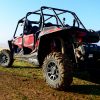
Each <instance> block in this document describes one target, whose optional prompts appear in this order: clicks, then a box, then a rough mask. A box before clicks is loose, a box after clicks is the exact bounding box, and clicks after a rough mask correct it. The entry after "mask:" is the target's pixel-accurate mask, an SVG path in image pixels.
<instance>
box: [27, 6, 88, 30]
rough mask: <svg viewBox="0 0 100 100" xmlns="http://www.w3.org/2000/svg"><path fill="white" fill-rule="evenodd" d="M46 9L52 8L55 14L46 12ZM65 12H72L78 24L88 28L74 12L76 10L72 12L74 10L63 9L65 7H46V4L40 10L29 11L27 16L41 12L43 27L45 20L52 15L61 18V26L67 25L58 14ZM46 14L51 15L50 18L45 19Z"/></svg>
mask: <svg viewBox="0 0 100 100" xmlns="http://www.w3.org/2000/svg"><path fill="white" fill-rule="evenodd" d="M45 9H48V10H52V11H53V12H54V14H47V13H44V10H45ZM56 11H58V12H59V11H60V12H59V13H57V12H56ZM63 13H70V14H71V15H72V16H73V17H74V19H75V21H76V22H77V24H78V25H81V26H82V27H83V28H84V29H86V28H85V26H84V25H83V24H82V22H81V21H80V19H79V18H78V16H77V15H76V14H75V13H74V12H72V11H69V10H63V9H58V8H52V7H46V6H42V7H41V8H40V10H36V11H34V12H28V13H27V16H29V15H30V14H39V15H40V17H42V18H41V19H42V21H41V22H42V24H43V25H42V27H43V26H44V22H45V21H46V20H49V19H50V18H52V17H55V18H56V19H57V21H58V20H59V22H60V23H61V26H63V27H64V26H65V25H64V24H63V22H62V21H61V20H60V18H59V17H58V15H60V14H63ZM44 16H50V17H49V18H48V19H46V20H45V19H44ZM57 24H58V22H57Z"/></svg>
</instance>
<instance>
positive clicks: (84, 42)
mask: <svg viewBox="0 0 100 100" xmlns="http://www.w3.org/2000/svg"><path fill="white" fill-rule="evenodd" d="M21 31H22V32H21ZM98 41H99V35H98V34H97V33H96V32H95V31H93V30H87V29H86V28H85V26H84V25H83V24H82V22H81V21H80V19H79V18H78V17H77V15H76V14H75V13H74V12H71V11H68V10H63V9H57V8H52V7H45V6H43V7H41V8H40V9H39V10H36V11H34V12H28V13H27V14H26V16H25V17H23V18H22V19H20V20H19V21H18V24H17V27H16V29H15V32H14V35H13V39H12V40H9V41H8V44H9V50H6V49H4V50H2V51H1V52H0V65H1V66H4V67H9V66H11V65H12V63H13V61H14V60H15V59H19V60H25V61H27V62H30V63H33V64H35V65H38V66H42V68H43V75H44V79H45V81H46V83H47V84H48V85H50V87H52V88H55V89H61V88H65V87H68V86H70V84H71V83H72V80H73V68H74V67H75V66H78V65H79V64H80V62H81V63H84V62H86V61H87V59H89V58H90V54H92V57H94V53H93V52H90V51H91V49H90V47H89V46H90V45H92V43H96V42H98Z"/></svg>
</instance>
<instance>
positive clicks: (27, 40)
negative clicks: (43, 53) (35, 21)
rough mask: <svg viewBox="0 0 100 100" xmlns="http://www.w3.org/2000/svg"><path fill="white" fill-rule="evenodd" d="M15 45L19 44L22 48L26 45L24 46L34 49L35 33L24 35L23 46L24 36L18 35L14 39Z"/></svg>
mask: <svg viewBox="0 0 100 100" xmlns="http://www.w3.org/2000/svg"><path fill="white" fill-rule="evenodd" d="M14 45H17V46H18V47H19V48H22V47H23V46H24V47H27V48H30V49H32V47H33V45H34V35H33V34H29V35H24V36H23V46H22V37H17V38H15V40H14Z"/></svg>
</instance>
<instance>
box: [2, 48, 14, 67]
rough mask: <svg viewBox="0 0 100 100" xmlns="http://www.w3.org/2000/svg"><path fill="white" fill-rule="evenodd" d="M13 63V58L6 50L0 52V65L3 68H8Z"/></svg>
mask: <svg viewBox="0 0 100 100" xmlns="http://www.w3.org/2000/svg"><path fill="white" fill-rule="evenodd" d="M12 63H13V56H12V55H11V52H10V51H9V50H7V49H4V50H1V51H0V65H1V66H4V67H10V66H11V65H12Z"/></svg>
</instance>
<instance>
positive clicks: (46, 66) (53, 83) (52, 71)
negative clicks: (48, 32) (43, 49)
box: [42, 52, 73, 90]
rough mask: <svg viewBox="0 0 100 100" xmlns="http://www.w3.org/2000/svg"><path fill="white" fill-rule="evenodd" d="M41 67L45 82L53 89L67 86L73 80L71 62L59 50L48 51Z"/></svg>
mask: <svg viewBox="0 0 100 100" xmlns="http://www.w3.org/2000/svg"><path fill="white" fill-rule="evenodd" d="M42 67H43V75H44V79H45V81H46V83H47V84H48V85H49V86H50V87H52V88H54V89H59V90H61V89H64V88H66V87H69V86H70V84H71V83H72V81H73V77H72V66H71V62H70V60H69V59H68V58H67V57H64V56H63V55H62V54H61V53H59V52H53V53H50V54H49V55H48V56H47V57H46V58H45V60H44V62H43V66H42Z"/></svg>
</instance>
